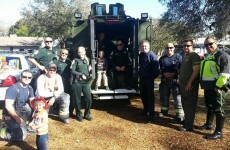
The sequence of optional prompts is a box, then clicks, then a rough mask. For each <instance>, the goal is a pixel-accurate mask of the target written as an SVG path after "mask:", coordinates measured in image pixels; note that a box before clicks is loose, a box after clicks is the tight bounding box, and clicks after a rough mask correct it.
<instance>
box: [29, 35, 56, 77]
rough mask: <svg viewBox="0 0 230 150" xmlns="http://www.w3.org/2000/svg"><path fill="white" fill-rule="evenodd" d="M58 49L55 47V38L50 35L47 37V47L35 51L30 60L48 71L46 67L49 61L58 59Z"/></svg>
mask: <svg viewBox="0 0 230 150" xmlns="http://www.w3.org/2000/svg"><path fill="white" fill-rule="evenodd" d="M56 51H57V50H56V49H54V48H53V39H52V38H50V37H46V38H45V47H44V48H41V49H39V50H37V51H34V53H33V54H32V57H31V58H29V61H30V62H31V63H32V64H34V65H35V66H37V67H38V68H39V69H40V70H41V71H45V72H46V73H47V70H46V68H47V67H48V65H49V63H50V62H52V61H54V60H56V53H57V52H56Z"/></svg>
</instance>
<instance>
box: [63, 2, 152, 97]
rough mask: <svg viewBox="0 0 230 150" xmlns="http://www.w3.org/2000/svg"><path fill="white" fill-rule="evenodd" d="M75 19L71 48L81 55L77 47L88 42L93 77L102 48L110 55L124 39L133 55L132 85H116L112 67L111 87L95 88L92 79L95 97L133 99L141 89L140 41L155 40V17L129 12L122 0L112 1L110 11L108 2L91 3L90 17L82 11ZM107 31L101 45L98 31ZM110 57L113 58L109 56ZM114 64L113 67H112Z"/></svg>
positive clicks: (87, 49) (73, 52) (122, 80)
mask: <svg viewBox="0 0 230 150" xmlns="http://www.w3.org/2000/svg"><path fill="white" fill-rule="evenodd" d="M75 18H76V21H75V22H73V28H72V38H70V39H68V41H67V48H68V49H69V50H70V52H72V55H73V57H76V56H77V48H78V47H79V46H84V47H85V48H86V53H87V56H88V57H89V58H90V59H91V64H92V79H93V80H95V78H96V68H95V60H96V59H97V57H98V56H97V54H98V50H99V49H103V50H104V51H105V53H106V57H107V58H108V59H109V53H110V52H112V51H113V50H114V49H115V48H116V46H115V43H116V40H117V39H122V40H123V41H124V44H125V48H126V50H127V51H128V52H129V54H130V56H131V62H132V64H131V69H130V70H131V71H130V76H131V81H132V82H131V83H132V85H131V86H132V89H125V88H120V89H115V88H113V87H114V85H113V82H112V81H113V78H112V75H111V74H110V70H109V69H108V71H107V74H108V78H109V87H110V89H111V90H104V89H99V90H96V91H95V90H94V86H95V81H93V82H92V85H91V86H92V95H93V98H94V99H129V98H130V96H131V95H133V94H135V93H138V54H139V44H140V42H141V41H142V40H149V41H150V40H151V21H149V19H148V14H147V13H142V14H141V18H140V19H136V18H133V17H131V16H128V15H126V14H125V10H124V5H123V4H121V3H116V4H110V5H109V10H108V12H107V11H106V5H105V4H99V3H93V4H91V12H90V15H89V17H88V19H86V20H83V19H81V14H80V13H76V14H75ZM100 33H104V34H105V40H106V42H105V43H104V45H101V43H100V41H99V39H98V35H99V34H100ZM109 61H110V60H109ZM109 68H110V67H109ZM118 79H119V82H120V83H121V84H122V83H124V81H125V80H126V79H125V78H124V75H122V74H121V75H119V76H118Z"/></svg>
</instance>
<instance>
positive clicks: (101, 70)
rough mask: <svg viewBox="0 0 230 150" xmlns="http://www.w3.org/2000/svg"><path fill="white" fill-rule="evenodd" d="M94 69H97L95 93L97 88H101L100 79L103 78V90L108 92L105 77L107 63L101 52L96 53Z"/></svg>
mask: <svg viewBox="0 0 230 150" xmlns="http://www.w3.org/2000/svg"><path fill="white" fill-rule="evenodd" d="M96 67H97V80H96V86H95V90H96V91H97V90H98V87H99V86H101V79H102V78H103V82H104V86H105V89H106V90H109V86H108V78H107V76H106V70H107V69H108V61H107V59H106V58H104V51H103V50H99V51H98V59H97V62H96Z"/></svg>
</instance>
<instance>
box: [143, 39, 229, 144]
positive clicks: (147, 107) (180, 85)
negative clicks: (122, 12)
mask: <svg viewBox="0 0 230 150" xmlns="http://www.w3.org/2000/svg"><path fill="white" fill-rule="evenodd" d="M204 46H205V48H206V50H207V54H206V55H205V58H204V59H203V60H200V57H199V55H198V54H197V53H195V52H194V50H193V40H191V39H188V40H184V41H183V51H184V56H183V58H182V56H181V55H179V54H175V53H174V50H175V47H174V45H173V43H167V44H166V46H165V54H164V55H163V56H161V57H160V59H159V61H158V60H157V56H156V55H155V54H154V53H153V52H152V51H150V49H149V43H148V41H143V42H142V43H141V47H140V55H139V66H140V68H139V72H140V74H139V75H140V93H141V99H142V102H143V106H144V110H143V113H142V114H143V115H147V117H148V120H149V121H150V122H153V123H154V122H156V117H155V114H154V112H155V111H154V107H155V100H154V92H153V88H154V87H153V83H154V79H155V78H156V77H157V76H158V75H159V74H161V83H160V86H159V92H160V105H161V112H160V113H159V116H160V117H162V116H164V115H167V114H168V110H169V97H170V92H172V96H173V100H174V106H175V113H176V115H175V116H176V120H177V121H178V123H181V124H182V125H183V126H181V127H180V128H179V130H180V131H184V132H186V131H193V130H194V126H193V125H194V119H195V113H196V107H197V101H198V90H199V84H200V85H201V88H202V89H204V99H205V104H206V107H207V117H206V123H205V124H204V125H202V126H200V127H198V129H200V130H211V129H212V128H213V127H212V124H213V119H214V115H215V116H216V128H215V131H214V133H213V134H210V135H205V136H204V138H206V139H219V138H222V137H223V134H222V129H223V126H224V120H225V111H224V108H225V101H226V98H227V91H228V88H229V80H230V66H229V65H230V56H229V55H228V54H227V53H225V52H224V51H221V50H219V49H218V46H217V43H216V42H215V40H214V38H211V37H207V38H206V39H205V41H204Z"/></svg>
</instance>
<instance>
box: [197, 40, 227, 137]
mask: <svg viewBox="0 0 230 150" xmlns="http://www.w3.org/2000/svg"><path fill="white" fill-rule="evenodd" d="M204 46H205V48H206V50H207V53H208V54H207V55H206V57H205V59H204V60H203V61H201V65H200V85H201V88H202V89H204V99H205V104H206V107H207V109H208V111H207V116H206V123H205V124H204V125H203V126H201V127H199V129H201V130H211V129H212V123H213V119H214V115H216V129H215V131H214V133H213V134H210V135H206V136H204V137H205V138H206V139H219V138H222V137H223V134H222V129H223V126H224V120H225V111H224V108H225V101H226V99H227V91H228V86H229V78H230V56H229V54H227V53H226V52H224V51H221V50H219V49H218V47H217V44H216V42H215V40H214V39H213V38H211V37H207V38H206V39H205V41H204Z"/></svg>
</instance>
